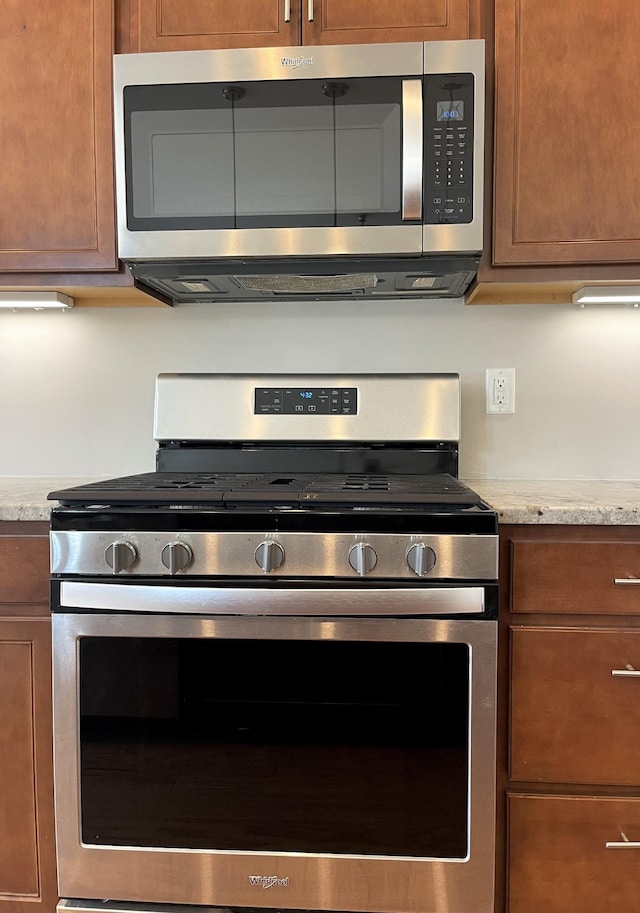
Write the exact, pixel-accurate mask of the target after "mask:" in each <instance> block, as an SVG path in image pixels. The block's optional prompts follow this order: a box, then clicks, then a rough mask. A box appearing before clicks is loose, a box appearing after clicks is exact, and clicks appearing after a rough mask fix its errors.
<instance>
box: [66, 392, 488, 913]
mask: <svg viewBox="0 0 640 913" xmlns="http://www.w3.org/2000/svg"><path fill="white" fill-rule="evenodd" d="M155 437H156V439H157V441H158V451H157V460H156V463H157V465H156V471H155V472H152V473H146V474H143V475H140V476H130V477H126V478H122V479H114V480H109V481H106V482H99V483H93V484H88V485H85V486H80V487H77V488H73V489H67V490H64V491H56V492H52V493H51V495H50V497H51V498H52V499H55V500H58V501H59V502H60V506H58V507H56V508H54V510H53V511H52V520H51V566H52V609H53V631H54V634H53V637H54V644H53V648H54V736H55V789H56V827H57V843H58V870H59V889H60V893H61V896H62V897H63V898H64V900H63V901H61V904H60V907H61V909H65V910H68V909H75V910H87V911H97V910H105V909H106V910H109V909H113V910H118V911H123V910H127V911H135V910H140V911H153V910H159V909H162V910H164V911H166V910H167V908H166V906H162V907H160V906H159V905H166V904H173V905H177V906H176V909H177V907H178V906H179V907H180V908H182V907H184V906H186V905H202V906H205V907H225V908H234V909H235V908H243V907H251V908H274V909H275V908H277V909H297V910H329V911H381V913H382V911H385V913H491V911H493V893H494V889H493V884H494V855H495V850H494V818H495V680H496V640H497V621H496V615H497V517H496V514H495V512H494V511H492V510H491V509H490V508H489V507H488V506H487V505H486V504H484V503H483V502H482V500H481V499H480V498H479V497H478V495H476V494H475V493H474V492H473V491H472V490H470V489H469V488H468V487H467V486H466V485H464V484H463V483H461V482H460V481H459V479H458V448H459V438H460V383H459V378H458V377H457V375H453V374H440V375H433V374H432V375H428V374H423V375H393V376H391V375H389V376H385V375H344V376H340V377H337V376H329V375H307V376H297V375H296V376H294V375H262V376H248V375H161V376H160V377H159V378H158V380H157V395H156V407H155Z"/></svg>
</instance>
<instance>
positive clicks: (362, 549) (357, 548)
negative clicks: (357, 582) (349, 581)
mask: <svg viewBox="0 0 640 913" xmlns="http://www.w3.org/2000/svg"><path fill="white" fill-rule="evenodd" d="M377 563H378V556H377V554H376V550H375V549H374V548H373V547H372V546H371V545H367V543H366V542H358V544H357V545H352V546H351V548H350V549H349V564H350V565H351V567H352V568H353V569H354V571H357V572H358V573H359V574H360V576H361V577H366V575H367V574H368V573H369V571H372V570H373V569H374V567H375V566H376V564H377Z"/></svg>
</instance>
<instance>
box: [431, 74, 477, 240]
mask: <svg viewBox="0 0 640 913" xmlns="http://www.w3.org/2000/svg"><path fill="white" fill-rule="evenodd" d="M424 85H425V105H424V138H425V153H424V161H425V174H424V196H425V200H424V211H425V215H426V223H427V224H428V225H440V224H442V223H445V224H446V223H468V222H472V221H473V146H474V129H473V121H474V104H473V94H474V76H473V74H472V73H448V74H445V75H443V74H438V75H429V76H425V83H424Z"/></svg>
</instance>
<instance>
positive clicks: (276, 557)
mask: <svg viewBox="0 0 640 913" xmlns="http://www.w3.org/2000/svg"><path fill="white" fill-rule="evenodd" d="M255 559H256V564H257V565H258V567H260V568H262V570H263V571H264V572H265V574H270V573H271V571H275V570H276V569H277V568H279V567H280V565H281V564H282V562H283V561H284V549H283V547H282V546H281V545H278V543H277V542H261V543H260V545H259V546H258V547H257V549H256V553H255Z"/></svg>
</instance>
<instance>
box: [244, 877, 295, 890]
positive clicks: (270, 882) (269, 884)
mask: <svg viewBox="0 0 640 913" xmlns="http://www.w3.org/2000/svg"><path fill="white" fill-rule="evenodd" d="M249 884H252V885H256V886H257V887H259V888H288V887H289V877H288V876H287V877H286V878H278V876H277V875H249Z"/></svg>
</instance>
